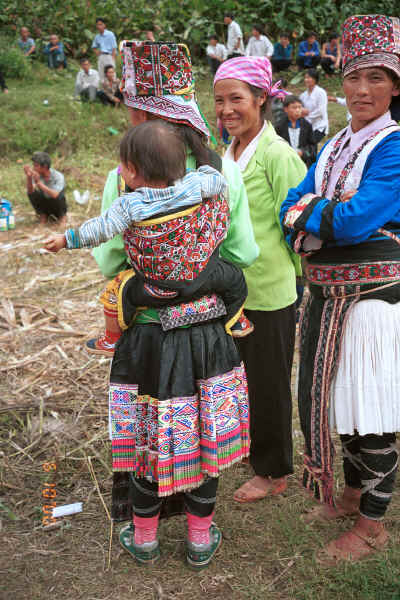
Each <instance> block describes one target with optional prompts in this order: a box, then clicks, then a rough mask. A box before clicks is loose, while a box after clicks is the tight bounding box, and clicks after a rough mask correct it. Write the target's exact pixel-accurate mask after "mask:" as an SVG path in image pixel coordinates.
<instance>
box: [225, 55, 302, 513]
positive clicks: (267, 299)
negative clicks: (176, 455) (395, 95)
mask: <svg viewBox="0 0 400 600" xmlns="http://www.w3.org/2000/svg"><path fill="white" fill-rule="evenodd" d="M284 94H285V92H283V91H282V90H279V89H278V86H273V87H272V69H271V64H270V62H269V60H268V59H267V58H265V57H264V58H258V57H257V58H256V57H241V58H235V59H232V60H230V61H227V62H226V63H224V64H222V65H221V66H220V68H219V69H218V71H217V74H216V76H215V79H214V98H215V108H216V113H217V117H218V118H219V119H220V120H221V122H222V124H223V126H224V127H225V128H226V129H227V130H228V132H229V134H230V135H232V136H234V138H233V140H232V143H231V145H230V146H229V148H228V151H227V154H226V156H227V157H228V158H231V159H232V160H235V162H236V163H237V164H238V165H239V167H240V169H241V171H242V176H243V180H244V183H245V186H246V190H247V196H248V199H249V206H250V216H251V219H252V223H253V227H254V233H255V236H256V241H257V243H258V245H259V247H260V256H259V258H258V259H257V260H256V261H255V263H254V265H252V266H251V267H249V268H247V269H245V277H246V282H247V286H248V290H249V293H248V298H247V301H246V303H245V309H246V315H247V316H248V317H249V319H250V320H251V321H252V322H253V323H254V326H255V330H254V333H252V334H251V335H250V336H249V337H248V338H244V339H243V340H241V342H240V350H241V355H242V357H243V360H244V363H245V366H246V372H247V376H248V385H249V397H250V432H251V433H250V437H251V449H250V463H251V465H252V467H253V469H254V471H255V476H254V477H253V478H252V479H251V480H250V481H248V482H247V483H245V484H244V485H243V486H242V487H241V488H240V489H239V490H237V492H236V493H235V496H234V497H235V500H237V501H238V502H253V501H255V500H259V499H261V498H264V497H265V496H267V495H275V494H279V493H281V492H283V491H284V490H285V489H286V486H287V482H286V478H287V475H288V474H290V473H292V472H293V464H292V435H291V417H292V401H291V393H290V375H291V368H292V358H293V350H294V337H295V326H296V324H295V302H296V271H297V274H300V264H299V263H298V262H297V261H296V260H293V257H292V255H291V253H290V252H289V251H288V249H287V248H286V247H285V243H284V238H283V235H282V231H281V228H280V224H279V219H278V214H279V209H280V206H281V203H282V201H283V200H284V199H285V197H286V195H287V192H288V189H289V188H290V187H292V186H295V185H297V184H298V182H299V181H300V180H301V178H302V177H304V174H305V172H306V167H305V165H304V163H303V162H302V160H301V158H300V157H299V156H298V154H297V153H296V152H295V151H294V150H293V149H292V148H291V147H290V146H289V145H288V144H287V143H286V142H284V141H283V140H281V139H280V138H279V137H278V136H277V135H276V133H275V130H274V128H273V126H272V125H271V123H270V122H269V121H266V118H267V111H268V106H269V102H270V99H271V98H273V97H275V96H277V95H284Z"/></svg>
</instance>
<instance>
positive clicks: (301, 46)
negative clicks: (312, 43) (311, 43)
mask: <svg viewBox="0 0 400 600" xmlns="http://www.w3.org/2000/svg"><path fill="white" fill-rule="evenodd" d="M306 44H307V42H300V44H299V56H305V53H306Z"/></svg>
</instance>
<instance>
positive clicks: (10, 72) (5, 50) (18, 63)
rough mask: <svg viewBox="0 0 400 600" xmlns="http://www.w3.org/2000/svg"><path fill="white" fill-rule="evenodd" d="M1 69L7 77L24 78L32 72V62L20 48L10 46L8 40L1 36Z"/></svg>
mask: <svg viewBox="0 0 400 600" xmlns="http://www.w3.org/2000/svg"><path fill="white" fill-rule="evenodd" d="M0 69H1V71H2V73H3V74H4V76H5V77H6V78H7V77H15V78H18V79H24V78H27V77H28V76H29V75H30V73H31V64H30V61H29V60H27V59H26V58H25V56H24V55H23V54H22V52H21V50H20V49H19V48H17V47H13V46H10V43H9V41H8V40H6V39H5V38H0Z"/></svg>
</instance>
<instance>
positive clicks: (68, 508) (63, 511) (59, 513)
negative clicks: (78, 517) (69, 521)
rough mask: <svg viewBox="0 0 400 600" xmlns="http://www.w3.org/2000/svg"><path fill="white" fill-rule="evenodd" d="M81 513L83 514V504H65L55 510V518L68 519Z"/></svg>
mask: <svg viewBox="0 0 400 600" xmlns="http://www.w3.org/2000/svg"><path fill="white" fill-rule="evenodd" d="M80 512H82V502H75V504H64V505H63V506H56V507H55V508H53V517H66V516H67V515H74V514H76V513H80Z"/></svg>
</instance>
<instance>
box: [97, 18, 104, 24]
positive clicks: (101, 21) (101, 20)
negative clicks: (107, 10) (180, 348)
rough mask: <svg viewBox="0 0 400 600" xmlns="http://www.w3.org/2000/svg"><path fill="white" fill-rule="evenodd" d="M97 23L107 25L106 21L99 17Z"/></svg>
mask: <svg viewBox="0 0 400 600" xmlns="http://www.w3.org/2000/svg"><path fill="white" fill-rule="evenodd" d="M96 23H104V25H105V24H106V22H105V20H104V19H103V17H97V19H96Z"/></svg>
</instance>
